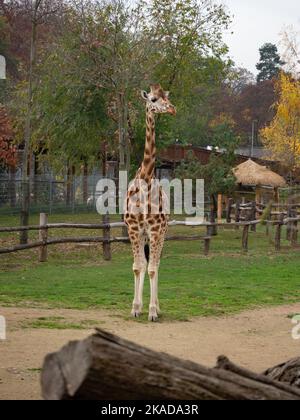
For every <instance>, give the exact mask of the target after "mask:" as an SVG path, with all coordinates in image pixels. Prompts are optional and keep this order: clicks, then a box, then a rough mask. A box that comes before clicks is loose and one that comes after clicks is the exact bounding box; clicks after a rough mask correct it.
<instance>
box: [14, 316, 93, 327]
mask: <svg viewBox="0 0 300 420" xmlns="http://www.w3.org/2000/svg"><path fill="white" fill-rule="evenodd" d="M21 326H22V328H32V329H47V330H86V329H88V328H89V329H93V328H95V327H97V326H99V321H93V320H83V321H80V322H70V321H67V320H66V319H65V318H63V317H41V318H37V319H33V320H26V321H23V322H22V325H21Z"/></svg>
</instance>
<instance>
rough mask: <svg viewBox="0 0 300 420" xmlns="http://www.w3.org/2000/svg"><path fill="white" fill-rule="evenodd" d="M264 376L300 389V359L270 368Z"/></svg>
mask: <svg viewBox="0 0 300 420" xmlns="http://www.w3.org/2000/svg"><path fill="white" fill-rule="evenodd" d="M264 375H266V376H267V377H269V378H270V379H272V380H274V381H279V382H282V383H286V384H288V385H291V386H295V387H298V388H300V358H299V357H298V358H296V359H292V360H290V361H289V362H287V363H282V364H281V365H278V366H275V367H273V368H270V369H268V370H267V371H265V372H264Z"/></svg>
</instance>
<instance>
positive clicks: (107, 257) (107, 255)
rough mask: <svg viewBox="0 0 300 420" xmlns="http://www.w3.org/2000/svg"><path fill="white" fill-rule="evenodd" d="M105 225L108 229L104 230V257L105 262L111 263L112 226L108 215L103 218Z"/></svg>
mask: <svg viewBox="0 0 300 420" xmlns="http://www.w3.org/2000/svg"><path fill="white" fill-rule="evenodd" d="M103 223H104V224H105V225H107V227H105V228H104V229H103V239H104V242H103V257H104V260H105V261H111V244H110V226H109V214H108V213H107V214H105V215H104V216H103Z"/></svg>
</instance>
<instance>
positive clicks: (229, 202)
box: [226, 198, 233, 223]
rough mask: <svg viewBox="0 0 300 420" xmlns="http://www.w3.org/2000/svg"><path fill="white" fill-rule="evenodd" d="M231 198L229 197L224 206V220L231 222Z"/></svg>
mask: <svg viewBox="0 0 300 420" xmlns="http://www.w3.org/2000/svg"><path fill="white" fill-rule="evenodd" d="M232 203H233V199H232V198H229V199H228V203H227V208H226V222H227V223H231V208H232Z"/></svg>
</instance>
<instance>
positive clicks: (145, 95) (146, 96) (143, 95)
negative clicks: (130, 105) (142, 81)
mask: <svg viewBox="0 0 300 420" xmlns="http://www.w3.org/2000/svg"><path fill="white" fill-rule="evenodd" d="M141 96H142V98H143V99H144V101H148V99H149V97H148V93H147V92H146V91H145V90H142V91H141Z"/></svg>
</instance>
